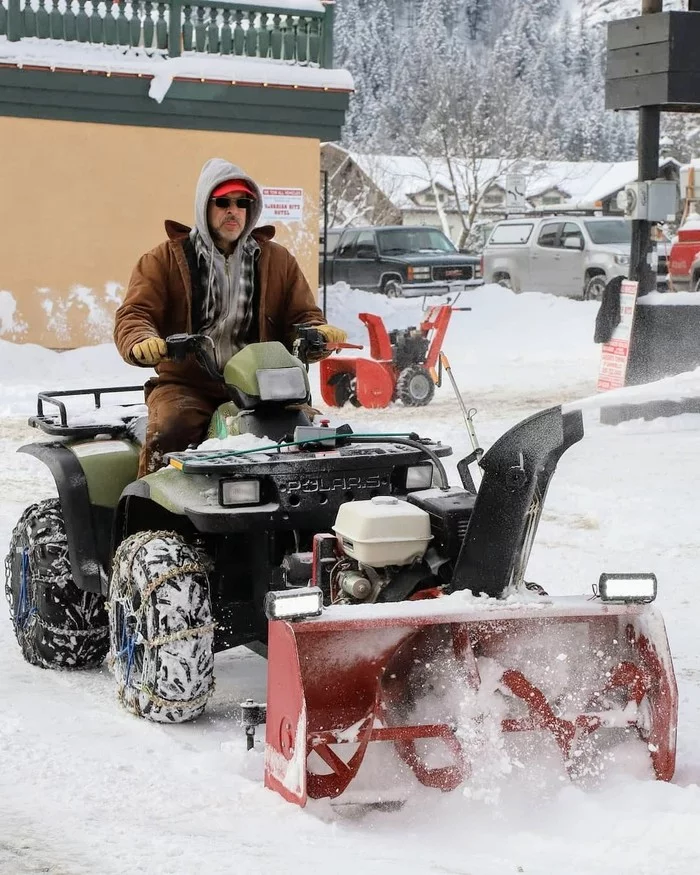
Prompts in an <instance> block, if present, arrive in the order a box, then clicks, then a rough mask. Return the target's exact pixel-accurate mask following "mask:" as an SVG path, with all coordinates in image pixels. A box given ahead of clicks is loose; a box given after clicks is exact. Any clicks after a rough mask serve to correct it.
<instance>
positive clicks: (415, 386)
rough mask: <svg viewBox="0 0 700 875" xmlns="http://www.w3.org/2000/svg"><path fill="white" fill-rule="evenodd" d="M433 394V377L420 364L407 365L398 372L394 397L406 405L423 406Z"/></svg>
mask: <svg viewBox="0 0 700 875" xmlns="http://www.w3.org/2000/svg"><path fill="white" fill-rule="evenodd" d="M434 394H435V383H433V378H432V377H431V376H430V374H429V373H428V371H427V370H426V369H425V368H424V367H422V366H421V365H409V366H408V367H407V368H404V369H403V370H402V371H401V373H400V374H399V378H398V380H397V381H396V397H397V398H399V399H400V400H401V402H402V403H403V404H405V405H406V407H424V406H425V405H426V404H429V403H430V401H431V399H432V397H433V395H434Z"/></svg>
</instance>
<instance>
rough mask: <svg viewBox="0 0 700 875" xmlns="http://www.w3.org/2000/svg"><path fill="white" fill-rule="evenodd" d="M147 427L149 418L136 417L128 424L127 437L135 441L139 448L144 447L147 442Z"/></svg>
mask: <svg viewBox="0 0 700 875" xmlns="http://www.w3.org/2000/svg"><path fill="white" fill-rule="evenodd" d="M147 425H148V416H135V417H134V418H133V419H130V420H129V422H127V424H126V437H128V438H129V439H130V440H132V441H134V443H136V444H137V445H138V446H139V447H141V446H143V444H144V442H145V440H146V426H147Z"/></svg>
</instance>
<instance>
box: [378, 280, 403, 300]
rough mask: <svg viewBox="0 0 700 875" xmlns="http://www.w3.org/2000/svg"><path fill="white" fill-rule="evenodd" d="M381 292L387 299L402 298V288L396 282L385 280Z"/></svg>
mask: <svg viewBox="0 0 700 875" xmlns="http://www.w3.org/2000/svg"><path fill="white" fill-rule="evenodd" d="M383 291H384V294H385V295H386V296H387V298H402V297H403V286H402V285H401V283H400V282H399V281H398V280H387V281H386V282H385V283H384V289H383Z"/></svg>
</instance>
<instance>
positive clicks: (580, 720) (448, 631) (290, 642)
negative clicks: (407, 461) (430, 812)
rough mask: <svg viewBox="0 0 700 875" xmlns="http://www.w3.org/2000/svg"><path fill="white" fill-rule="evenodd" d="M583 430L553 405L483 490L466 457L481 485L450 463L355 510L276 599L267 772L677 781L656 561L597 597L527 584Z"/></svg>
mask: <svg viewBox="0 0 700 875" xmlns="http://www.w3.org/2000/svg"><path fill="white" fill-rule="evenodd" d="M331 434H332V432H331V433H329V436H330V435H331ZM582 436H583V423H582V417H581V414H580V412H579V411H571V412H567V413H563V412H562V409H561V408H559V407H556V408H552V409H549V410H546V411H544V412H542V413H540V414H537V415H535V416H532V417H530V418H529V419H527V420H525V421H523V422H522V423H520V424H519V425H518V426H516V427H515V428H513V429H511V430H510V431H509V432H507V433H506V434H505V435H504V436H502V437H501V438H500V439H499V440H498V441H496V443H495V444H494V445H493V446H492V447H491V449H490V450H489V451H488V452H487V453H486V454H485V455H484V456H483V457H482V458H481V460H480V462H479V467H480V469H481V471H482V473H483V477H482V480H481V483H480V486H479V488H478V491H477V490H476V489H475V488H474V486H473V480H472V478H471V475H470V473H469V464H468V460H463V461H462V462H460V463H459V466H458V471H459V472H460V475H461V477H462V482H463V488H454V487H452V488H447V483H446V481H445V479H444V469H442V468H441V466H439V465H435V462H433V464H434V465H435V472H436V476H437V477H438V480H439V482H438V483H437V488H429V489H424V490H420V489H419V490H418V491H415V492H410V493H409V494H408V495H407V496H406V497H405V498H404V499H399V498H398V497H396V496H392V495H382V496H378V497H376V498H374V499H371V500H369V501H355V502H348V503H345V504H343V505H341V507H340V509H339V511H338V514H337V516H336V520H335V523H334V525H333V527H332V528H333V532H332V533H331V532H329V533H327V534H318V535H316V536H315V537H314V539H313V547H312V551H311V555H308V556H306V557H304V563H299V564H300V565H303V564H305V565H306V568H307V569H309V570H310V571H307V573H306V574H305V575H302V577H304V578H308V581H305V585H303V586H301V587H300V588H296V589H292V588H290V589H289V590H287V591H286V592H284V593H271V594H270V595H269V597H268V599H269V600H268V604H267V606H266V610H267V614H268V617H270V624H269V635H268V645H269V650H268V700H267V719H266V753H265V783H266V785H267V786H268V787H270V788H272V789H274V790H276V791H278V792H279V793H280V794H281V795H282V796H283V797H284V798H285V799H287V800H289V801H290V802H295V803H297V804H299V805H304V804H305V803H306V802H307V799H309V798H311V799H319V798H325V797H330V798H331V799H337V803H336V804H348V803H349V804H360V805H368V804H375V805H381V806H383V807H388V808H391V807H395V806H400V805H401V804H402V803H403V801H404V800H405V799H406V798H407V796H408V795H409V794H410V793H411V787H412V786H415V784H416V782H419V784H422V785H424V786H425V787H428V788H433V789H434V790H435V791H449V790H454V789H456V788H458V787H460V785H461V786H463V787H465V788H467V787H469V783H470V781H472V780H473V779H474V778H475V776H478V775H480V774H481V775H483V772H484V767H485V764H487V763H488V762H489V761H491V762H493V760H496V761H502V760H503V757H506V758H507V760H508V768H506V769H505V770H504V773H505V772H507V771H508V769H512V770H515V771H517V769H518V768H524V769H528V768H529V766H528V763H532V762H533V760H534V762H535V763H536V764H538V765H541V764H542V762H543V760H544V761H545V766H547V765H553V767H554V768H555V769H556V770H557V771H556V774H557V775H561V774H563V773H564V770H566V772H568V774H569V776H570V777H571V778H572V779H577V780H582V781H584V783H585V782H587V781H593V782H596V781H599V780H600V779H602V778H604V777H605V776H606V775H609V774H610V773H611V772H614V771H615V770H619V769H622V770H623V771H624V773H625V774H628V773H630V772H633V774H634V775H635V776H636V777H640V776H642V775H647V776H650V777H653V776H655V777H656V778H657V779H660V780H665V781H668V780H670V779H671V778H672V776H673V773H674V767H675V738H676V722H677V690H676V682H675V677H674V673H673V667H672V663H671V657H670V653H669V647H668V642H667V638H666V633H665V630H664V624H663V621H662V619H661V616H660V614H659V613H658V612H657V610H656V609H655V608H654V607H653V606H652V605H651V604H649V602H651V601H652V600H653V599H654V597H655V594H656V578H655V577H654V575H653V574H641V573H640V574H637V573H635V574H603V575H602V576H601V577H600V580H599V581H598V584H597V586H596V587H594V595H589V596H582V597H561V596H549V595H547V594H546V593H544V591H543V590H542V588H541V587H539V586H538V585H537V584H534V583H527V582H525V577H524V575H525V568H526V564H527V560H528V556H529V553H530V549H531V546H532V542H533V539H534V536H535V532H536V529H537V525H538V521H539V519H540V516H541V513H542V507H543V502H544V497H545V493H546V491H547V488H548V485H549V482H550V478H551V476H552V474H553V472H554V470H555V468H556V465H557V462H558V460H559V458H560V457H561V455H562V454H563V453H564V452H565V450H566V449H567V448H568V447H570V446H571V445H572V444H574V443H576V442H577V441H579V440H580V439H581V437H582ZM331 452H332V451H331ZM307 583H308V585H307Z"/></svg>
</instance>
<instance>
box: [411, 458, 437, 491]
mask: <svg viewBox="0 0 700 875" xmlns="http://www.w3.org/2000/svg"><path fill="white" fill-rule="evenodd" d="M432 485H433V466H432V465H431V464H430V463H428V464H427V465H412V466H411V467H410V468H407V469H406V489H407V490H409V489H430V487H431V486H432Z"/></svg>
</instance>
